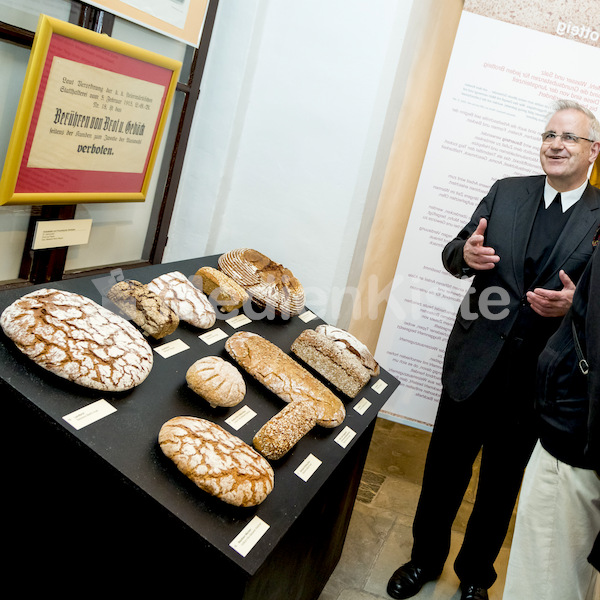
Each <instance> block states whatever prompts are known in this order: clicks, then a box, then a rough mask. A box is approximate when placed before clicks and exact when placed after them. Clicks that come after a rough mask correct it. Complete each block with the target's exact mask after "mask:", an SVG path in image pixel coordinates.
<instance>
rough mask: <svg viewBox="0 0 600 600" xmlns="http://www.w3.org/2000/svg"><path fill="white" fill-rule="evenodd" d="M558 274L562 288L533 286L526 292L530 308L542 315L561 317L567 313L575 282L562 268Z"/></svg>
mask: <svg viewBox="0 0 600 600" xmlns="http://www.w3.org/2000/svg"><path fill="white" fill-rule="evenodd" d="M558 276H559V277H560V280H561V282H562V284H563V288H562V290H558V291H557V290H545V289H544V288H535V289H534V290H533V291H532V292H527V300H528V301H529V304H530V305H531V308H532V309H533V310H534V311H535V312H536V313H537V314H538V315H541V316H542V317H562V316H564V315H566V314H567V311H568V310H569V308H570V307H571V303H572V302H573V294H574V293H575V284H574V283H573V282H572V281H571V278H570V277H569V276H568V275H567V274H566V273H565V272H564V271H562V270H561V271H560V273H559V274H558Z"/></svg>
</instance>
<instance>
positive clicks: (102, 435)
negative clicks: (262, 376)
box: [0, 256, 398, 600]
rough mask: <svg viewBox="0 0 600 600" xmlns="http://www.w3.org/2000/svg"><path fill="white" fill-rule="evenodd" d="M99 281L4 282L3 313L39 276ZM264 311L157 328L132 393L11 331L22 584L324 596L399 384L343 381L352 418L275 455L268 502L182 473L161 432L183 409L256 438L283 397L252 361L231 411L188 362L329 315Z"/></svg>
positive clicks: (9, 515)
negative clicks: (240, 319) (72, 375)
mask: <svg viewBox="0 0 600 600" xmlns="http://www.w3.org/2000/svg"><path fill="white" fill-rule="evenodd" d="M205 265H208V266H216V265H217V256H212V257H206V258H199V259H193V260H186V261H181V262H176V263H170V264H163V265H155V266H151V267H144V268H141V269H132V270H129V271H125V272H124V273H123V274H122V275H123V276H124V277H125V278H126V279H137V280H138V281H141V282H142V283H147V282H149V281H150V280H151V279H153V278H154V277H156V276H158V275H160V274H163V273H167V272H171V271H176V270H177V271H180V272H182V273H183V274H184V275H186V276H191V275H193V274H194V273H195V272H196V271H197V270H198V269H199V268H200V267H201V266H205ZM113 274H115V275H117V273H113ZM99 283H101V282H99V278H79V279H75V280H70V281H64V282H57V283H52V284H49V285H47V286H33V287H31V288H26V289H20V290H8V291H4V292H0V311H1V310H4V308H6V306H8V305H9V304H10V303H12V302H13V301H14V300H15V299H17V298H18V297H20V296H21V295H23V294H25V293H28V292H30V291H32V290H33V289H36V288H39V287H52V288H57V289H64V290H68V291H71V292H76V293H79V294H82V295H84V296H87V297H88V298H91V299H92V300H94V301H96V302H98V303H103V299H102V297H101V294H100V292H99V289H101V285H99ZM252 316H253V317H254V319H253V320H251V321H250V322H248V323H245V324H242V325H239V324H234V325H235V326H232V325H230V324H229V323H228V322H227V321H226V320H225V318H224V316H223V315H221V316H220V317H219V318H218V319H217V322H216V323H215V325H214V327H212V328H211V330H210V331H208V332H207V331H205V330H198V329H195V328H193V327H191V326H188V325H186V324H185V323H182V324H180V326H179V328H178V329H177V330H176V331H175V332H174V333H173V334H172V335H170V336H168V337H167V338H165V339H162V340H153V339H149V343H150V345H151V346H152V347H153V348H154V350H156V352H155V353H154V366H153V369H152V372H151V373H150V375H149V376H148V378H147V379H146V380H145V381H144V382H143V383H142V384H141V385H139V386H138V387H136V388H134V389H133V390H130V391H128V392H125V393H120V394H114V393H104V392H98V391H95V390H90V389H87V388H83V387H81V386H77V385H75V384H72V383H70V382H68V381H65V380H62V379H61V378H59V377H56V376H54V375H52V374H50V373H48V372H46V371H44V370H43V369H41V368H39V367H37V366H36V365H35V364H33V363H32V362H31V361H29V359H27V358H26V357H25V356H24V355H22V354H21V353H20V352H19V351H18V350H17V349H16V347H15V346H14V344H13V343H12V342H11V341H10V340H8V339H7V338H6V336H4V334H3V333H2V343H1V344H0V389H1V390H2V404H3V407H4V409H5V415H6V417H5V420H4V422H3V424H4V427H3V429H4V433H5V436H4V439H5V440H6V444H5V452H4V469H3V470H4V473H5V476H6V475H7V474H8V478H7V479H5V490H6V491H5V502H6V505H7V507H8V508H7V509H5V517H6V521H7V523H8V531H7V532H6V536H4V539H5V543H6V544H7V546H5V547H8V549H9V557H10V558H9V564H8V569H7V573H8V576H9V578H10V579H12V578H13V577H14V578H15V579H18V580H20V581H21V582H22V585H23V586H24V587H23V589H24V590H28V591H46V592H47V591H50V590H61V591H62V592H63V594H64V595H67V596H70V597H78V598H86V597H88V595H92V594H91V593H92V592H100V591H104V592H116V591H123V592H125V591H135V592H140V593H150V594H152V596H151V597H152V598H155V597H157V595H158V593H159V592H161V593H162V591H173V592H175V593H177V594H179V593H184V594H190V593H191V594H193V596H194V597H195V598H219V599H223V600H233V599H236V598H243V599H245V600H247V599H256V600H265V599H273V600H277V599H280V598H281V599H285V600H291V599H298V600H299V599H315V598H317V597H318V595H319V593H320V591H321V590H322V588H323V586H324V585H325V583H326V582H327V579H328V578H329V576H330V575H331V572H332V571H333V569H334V567H335V565H336V564H337V562H338V560H339V556H340V554H341V551H342V546H343V543H344V538H345V535H346V531H347V527H348V523H349V519H350V515H351V512H352V507H353V504H354V500H355V497H356V492H357V489H358V485H359V482H360V476H361V473H362V469H363V466H364V461H365V458H366V454H367V450H368V447H369V443H370V440H371V435H372V432H373V427H374V424H375V419H376V416H377V413H378V411H379V409H380V408H381V407H382V406H383V404H384V403H385V401H386V400H387V399H388V398H389V396H390V395H391V393H392V392H393V391H394V389H395V388H396V387H397V385H398V381H397V380H396V379H395V378H394V377H393V376H392V375H390V374H389V373H387V372H386V371H384V370H382V372H381V375H380V376H379V377H374V378H372V380H371V382H370V383H369V384H368V386H367V387H366V388H365V389H364V390H363V391H362V392H361V393H360V394H359V395H358V396H357V398H355V399H348V398H346V397H344V396H343V395H342V394H338V397H340V398H341V399H342V401H343V402H344V403H345V405H346V410H347V417H346V420H345V422H344V423H343V424H342V425H340V426H339V427H337V428H335V429H325V428H320V427H316V428H315V429H313V431H312V432H310V433H309V434H308V435H307V436H306V437H305V438H303V439H302V440H301V441H300V443H299V444H298V445H297V446H296V447H295V448H294V449H293V451H291V452H289V453H288V454H287V455H286V456H285V457H284V458H283V459H281V460H280V461H276V462H273V463H272V465H273V467H274V471H275V487H274V489H273V491H272V493H271V494H270V495H269V496H268V497H267V499H266V500H265V501H264V502H263V503H262V504H261V505H259V506H257V507H253V508H238V507H233V506H230V505H227V504H225V503H223V502H221V501H220V500H218V499H215V498H212V497H211V496H209V495H208V494H206V493H205V492H203V491H202V490H200V489H199V488H197V487H196V486H195V485H194V484H193V483H191V482H190V481H189V480H188V479H187V478H186V477H185V476H183V475H182V474H181V473H180V472H179V471H178V470H177V469H176V467H175V465H174V464H173V463H172V462H171V461H170V460H168V459H167V458H166V457H165V456H164V455H163V454H162V452H161V450H160V448H159V446H158V442H157V436H158V432H159V430H160V427H161V426H162V424H163V423H165V422H166V421H167V420H169V419H170V418H172V417H175V416H180V415H192V416H197V417H202V418H206V419H209V420H212V421H214V422H216V423H218V424H219V425H221V426H222V427H224V428H225V429H227V430H228V431H230V432H231V433H234V434H235V435H237V436H238V437H240V438H241V439H243V440H244V441H245V442H247V443H248V444H250V445H251V444H252V438H253V436H254V434H255V433H256V431H258V429H259V428H260V427H261V426H262V425H263V424H264V423H265V422H266V421H267V420H268V419H269V418H270V417H271V416H273V415H274V414H275V413H277V412H278V411H279V410H281V409H282V408H283V406H285V404H284V403H283V402H282V401H281V400H280V399H279V398H277V397H276V396H275V395H274V394H272V393H270V392H269V391H268V390H266V388H264V387H263V386H262V385H261V384H259V383H258V382H256V381H254V380H253V379H252V378H251V377H250V376H248V375H247V374H246V373H245V372H244V371H242V374H243V377H244V380H245V381H246V385H247V394H246V397H245V399H244V401H243V402H242V403H241V404H240V405H238V406H236V407H232V408H227V409H223V408H219V409H212V408H211V407H210V406H209V405H208V404H207V403H206V402H205V401H204V400H202V398H200V397H199V396H197V395H196V394H194V393H193V392H192V391H191V390H190V389H189V388H188V387H187V385H186V382H185V374H186V371H187V369H188V368H189V366H190V365H191V364H192V363H193V362H194V361H196V360H197V359H199V358H201V357H203V356H208V355H217V356H221V357H223V358H226V359H228V360H231V359H230V357H229V355H228V354H227V352H226V351H225V349H224V346H225V341H226V338H227V337H228V336H230V335H232V334H233V333H235V331H236V330H246V331H252V332H255V333H258V334H260V335H262V336H263V337H265V338H267V339H269V340H270V341H272V342H273V343H275V344H277V345H278V346H279V347H280V348H282V349H283V350H284V351H285V352H289V350H290V346H291V344H292V341H293V340H294V339H295V338H296V337H297V336H298V335H299V333H300V332H301V331H302V330H303V329H305V328H306V327H311V328H314V327H316V326H317V325H318V324H319V323H322V322H323V321H322V320H320V319H319V318H317V317H314V318H312V320H309V319H311V317H313V316H314V315H312V313H311V312H310V311H309V310H308V309H307V311H306V313H303V314H302V315H300V316H296V317H293V318H291V319H287V320H284V319H281V318H275V319H273V318H266V317H265V318H259V317H260V311H259V310H258V309H256V312H255V313H254V314H253V315H252ZM207 333H208V337H207V336H206V335H205V334H207ZM167 343H169V344H171V345H173V343H174V344H180V343H184V344H185V345H186V346H187V347H188V348H187V349H186V350H184V351H181V352H178V353H175V354H173V355H169V354H168V353H167V354H165V353H164V352H163V354H165V357H163V356H161V354H159V352H158V351H164V350H165V349H166V348H170V347H171V346H165V344H167ZM98 401H105V402H106V403H108V404H109V405H110V406H111V407H112V408H113V409H115V410H114V412H112V414H108V415H107V416H105V417H103V418H101V419H99V420H97V421H95V422H93V423H91V424H89V425H87V426H84V427H82V428H81V429H75V428H74V427H73V426H72V425H70V424H69V423H68V422H67V420H65V417H66V416H67V415H70V414H72V413H74V412H75V411H77V410H79V409H82V408H85V407H88V408H89V407H90V406H95V405H94V403H95V402H98ZM248 409H251V411H253V412H254V413H256V415H255V416H254V417H253V418H251V419H250V420H249V421H248V422H246V423H245V424H243V425H242V426H241V427H240V428H239V429H235V428H234V427H237V425H234V426H232V425H231V423H232V421H231V419H230V418H231V417H232V416H233V417H234V422H235V417H236V416H238V415H240V414H243V413H239V412H238V411H240V410H244V411H246V410H248ZM307 458H308V463H310V464H313V465H318V466H317V467H316V469H315V470H314V471H313V472H312V474H310V472H309V473H308V474H306V473H305V467H306V465H307V462H306V461H307ZM319 461H320V463H319ZM299 468H300V475H302V477H301V476H300V475H299V474H296V472H297V470H298V469H299ZM256 525H259V527H258V529H255V526H256ZM257 531H258V532H257ZM252 533H253V535H252ZM247 538H248V539H247ZM240 540H241V542H240ZM233 546H235V547H236V548H237V549H234V547H233ZM34 588H35V590H34ZM71 592H72V595H71Z"/></svg>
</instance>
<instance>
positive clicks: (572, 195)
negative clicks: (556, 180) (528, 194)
mask: <svg viewBox="0 0 600 600" xmlns="http://www.w3.org/2000/svg"><path fill="white" fill-rule="evenodd" d="M587 184H588V182H587V181H584V183H583V184H582V185H580V186H579V187H578V188H577V189H576V190H569V191H568V192H561V194H560V202H561V205H562V211H563V213H564V212H566V211H567V210H569V208H571V206H573V205H574V204H576V203H577V201H578V200H579V199H580V198H581V196H583V192H584V190H585V188H586V187H587ZM556 194H558V192H557V191H556V190H555V189H554V188H553V187H552V186H551V185H550V184H549V183H548V180H547V179H546V185H545V187H544V204H545V206H546V208H548V207H549V206H550V204H551V203H552V200H554V198H555V197H556Z"/></svg>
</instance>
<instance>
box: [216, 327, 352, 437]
mask: <svg viewBox="0 0 600 600" xmlns="http://www.w3.org/2000/svg"><path fill="white" fill-rule="evenodd" d="M225 349H226V350H227V352H229V354H230V355H231V357H232V358H233V359H234V360H235V361H236V362H237V363H238V364H239V365H240V366H241V367H242V368H244V369H245V370H246V371H247V372H248V373H249V374H250V375H252V377H254V378H255V379H256V380H258V381H259V382H260V383H262V384H263V385H264V386H266V387H267V388H268V389H269V390H271V391H272V392H273V393H274V394H277V396H279V397H280V398H281V399H282V400H283V401H284V402H288V403H289V402H293V401H294V400H301V401H303V402H311V403H312V404H313V405H314V407H315V410H316V411H317V425H321V426H322V427H337V426H338V425H340V423H342V422H343V421H344V419H345V418H346V408H345V407H344V405H343V404H342V402H341V400H340V399H339V398H338V397H337V396H336V395H335V394H334V393H333V392H332V391H331V390H330V389H329V388H328V387H326V386H325V385H324V384H323V383H321V382H320V381H319V380H318V379H317V378H316V377H314V376H313V375H311V374H310V373H309V372H308V371H307V370H306V369H305V368H304V367H302V366H301V365H300V364H299V363H298V362H297V361H295V360H294V359H293V358H292V357H291V356H289V355H287V354H286V353H285V352H283V350H281V349H280V348H278V347H277V346H276V345H275V344H273V343H271V342H269V341H268V340H266V339H265V338H263V337H261V336H260V335H257V334H256V333H251V332H248V331H238V332H237V333H234V334H233V335H232V336H231V337H230V338H229V339H228V340H227V342H226V343H225Z"/></svg>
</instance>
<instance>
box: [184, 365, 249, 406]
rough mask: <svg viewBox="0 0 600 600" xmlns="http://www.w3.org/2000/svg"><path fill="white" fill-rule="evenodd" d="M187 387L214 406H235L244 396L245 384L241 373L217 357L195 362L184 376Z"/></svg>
mask: <svg viewBox="0 0 600 600" xmlns="http://www.w3.org/2000/svg"><path fill="white" fill-rule="evenodd" d="M185 379H186V381H187V384H188V386H189V387H190V389H191V390H193V391H194V392H196V394H198V395H199V396H201V397H202V398H204V399H205V400H206V401H207V402H208V403H209V404H210V405H211V406H212V407H213V408H214V407H215V406H228V407H229V406H236V404H239V403H240V402H241V401H242V400H243V399H244V396H245V395H246V384H245V383H244V379H243V377H242V375H241V373H240V372H239V371H238V370H237V369H236V368H235V367H234V366H233V365H232V364H231V363H229V362H227V361H226V360H223V359H222V358H221V357H219V356H206V357H204V358H201V359H199V360H197V361H196V362H195V363H194V364H193V365H192V366H191V367H190V368H189V369H188V370H187V373H186V375H185Z"/></svg>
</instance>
